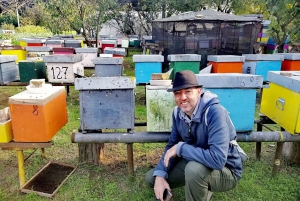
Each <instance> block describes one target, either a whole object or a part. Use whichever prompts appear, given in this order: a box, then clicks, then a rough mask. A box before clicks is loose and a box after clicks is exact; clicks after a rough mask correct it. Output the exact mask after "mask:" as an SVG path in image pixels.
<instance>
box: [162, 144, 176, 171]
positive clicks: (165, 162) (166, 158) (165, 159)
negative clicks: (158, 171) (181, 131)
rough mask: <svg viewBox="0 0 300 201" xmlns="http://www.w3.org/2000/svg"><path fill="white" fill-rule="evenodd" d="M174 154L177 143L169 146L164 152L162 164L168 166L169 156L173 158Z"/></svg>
mask: <svg viewBox="0 0 300 201" xmlns="http://www.w3.org/2000/svg"><path fill="white" fill-rule="evenodd" d="M175 156H177V144H175V145H174V146H173V147H171V148H170V149H169V150H168V151H167V152H166V154H165V157H164V164H165V166H166V167H168V165H169V161H170V158H173V157H175Z"/></svg>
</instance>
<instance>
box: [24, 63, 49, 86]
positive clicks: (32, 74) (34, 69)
mask: <svg viewBox="0 0 300 201" xmlns="http://www.w3.org/2000/svg"><path fill="white" fill-rule="evenodd" d="M18 66H19V74H20V81H21V82H29V81H30V80H31V79H47V75H46V65H45V62H43V61H26V60H24V61H20V62H19V65H18Z"/></svg>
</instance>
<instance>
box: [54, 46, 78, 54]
mask: <svg viewBox="0 0 300 201" xmlns="http://www.w3.org/2000/svg"><path fill="white" fill-rule="evenodd" d="M52 50H53V54H74V53H75V49H74V48H73V47H53V48H52Z"/></svg>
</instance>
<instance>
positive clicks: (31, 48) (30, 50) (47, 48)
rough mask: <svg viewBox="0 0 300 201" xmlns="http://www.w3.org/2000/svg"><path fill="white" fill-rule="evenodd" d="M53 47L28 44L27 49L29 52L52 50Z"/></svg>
mask: <svg viewBox="0 0 300 201" xmlns="http://www.w3.org/2000/svg"><path fill="white" fill-rule="evenodd" d="M51 50H52V48H51V47H39V46H27V47H26V51H28V52H50V51H51Z"/></svg>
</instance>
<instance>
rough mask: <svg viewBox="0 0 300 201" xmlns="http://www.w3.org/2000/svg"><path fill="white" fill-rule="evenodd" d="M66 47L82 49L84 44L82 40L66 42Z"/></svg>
mask: <svg viewBox="0 0 300 201" xmlns="http://www.w3.org/2000/svg"><path fill="white" fill-rule="evenodd" d="M65 47H73V48H81V47H83V43H82V41H81V40H65Z"/></svg>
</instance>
